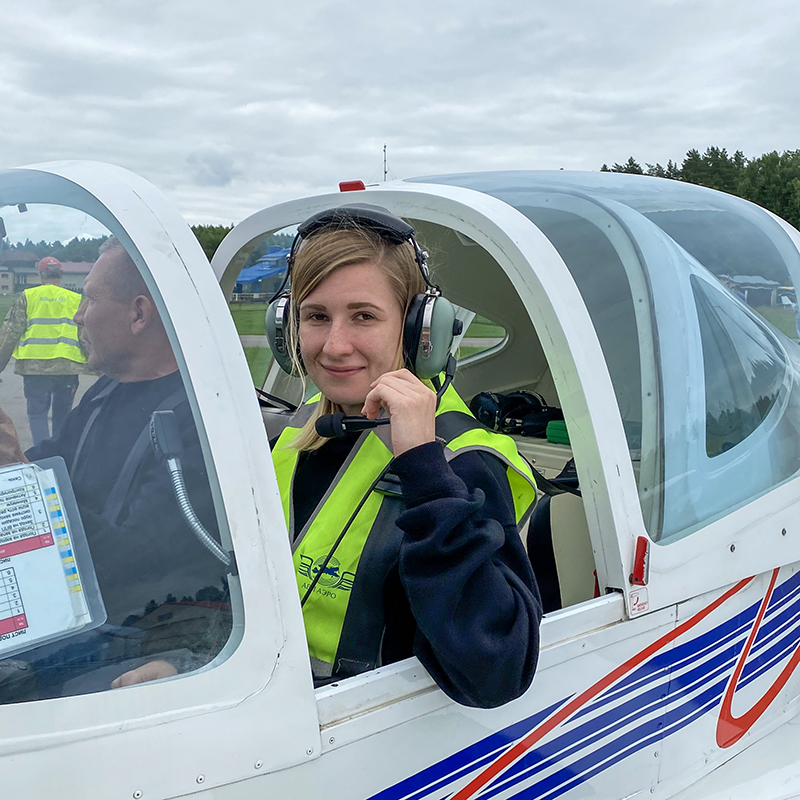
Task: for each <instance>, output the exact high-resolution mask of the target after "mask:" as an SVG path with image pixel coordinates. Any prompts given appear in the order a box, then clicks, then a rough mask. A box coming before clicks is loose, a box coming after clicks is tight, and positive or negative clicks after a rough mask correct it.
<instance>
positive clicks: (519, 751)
mask: <svg viewBox="0 0 800 800" xmlns="http://www.w3.org/2000/svg"><path fill="white" fill-rule="evenodd" d="M753 577H755V576H753ZM753 577H750V578H745V579H744V580H741V581H739V583H737V584H736V585H735V586H733V587H732V588H730V589H728V591H727V592H725V593H724V594H722V595H720V596H719V597H718V598H717V599H716V600H714V602H713V603H711V604H710V605H708V606H706V607H705V608H704V609H702V611H698V612H697V613H696V614H695V615H694V616H693V617H689V619H687V620H686V622H683V623H681V624H680V625H678V626H677V627H676V628H675V629H674V630H671V631H670V632H669V633H667V634H665V635H664V636H662V637H661V638H660V639H656V641H655V642H653V643H652V644H651V645H648V646H647V647H646V648H645V649H644V650H642V651H641V652H639V653H637V654H636V655H635V656H633V658H631V659H629V660H628V661H626V662H625V663H624V664H620V666H618V667H617V668H616V669H615V670H612V671H611V672H609V673H608V675H606V676H605V677H603V678H601V679H600V680H599V681H598V682H597V683H595V684H594V685H593V686H590V687H589V688H588V689H586V691H584V692H582V693H581V694H579V695H578V696H577V697H575V698H573V699H572V700H570V702H569V703H567V704H566V705H565V706H562V708H560V709H559V710H558V711H556V713H555V714H553V716H552V717H550V718H549V719H547V720H545V721H544V722H543V723H541V725H539V727H537V728H534V729H533V730H532V731H531V732H530V733H529V734H527V736H525V737H524V738H522V739H520V740H519V741H518V742H517V743H516V744H515V745H513V746H512V747H510V748H509V749H508V750H506V751H505V753H503V755H501V756H500V757H499V758H498V759H497V760H496V761H494V762H492V763H491V764H490V765H489V766H488V767H487V768H486V769H485V770H484V771H483V772H481V773H480V774H479V775H476V776H475V777H474V778H473V779H472V780H471V781H470V782H469V783H468V784H467V785H466V786H465V787H464V788H463V789H461V790H459V791H458V792H456V793H455V794H454V795H453V796H452V797H451V798H450V800H469V799H470V798H472V797H474V796H475V794H476V793H477V792H479V791H480V790H481V789H483V787H484V786H486V785H487V784H488V783H489V782H490V781H492V780H494V778H496V777H497V776H498V775H499V774H500V773H501V772H503V771H504V770H506V769H508V768H509V767H510V766H511V765H512V764H513V763H514V762H515V761H517V760H518V759H520V758H522V756H524V755H525V754H526V753H527V752H528V751H529V750H530V749H531V748H532V747H533V746H534V745H535V744H536V743H537V742H538V741H540V740H541V739H542V738H544V737H545V736H546V735H547V734H548V733H550V731H552V730H553V729H554V728H556V727H558V726H559V725H560V724H561V723H562V722H565V721H566V720H567V719H569V717H571V716H572V715H573V714H574V713H575V712H576V711H578V709H580V708H581V707H582V706H583V705H585V704H586V703H588V702H589V700H591V699H593V698H594V697H596V696H597V695H598V694H600V692H602V691H603V690H604V689H607V688H608V687H609V686H611V684H613V683H614V682H615V681H617V680H619V679H620V678H622V677H623V676H624V675H626V674H627V673H628V672H630V671H631V670H632V669H634V668H635V667H638V666H639V664H641V663H643V662H644V661H647V659H648V658H650V656H652V655H655V654H656V653H657V652H658V651H659V650H661V648H662V647H664V646H665V645H667V644H669V643H670V642H671V641H673V640H674V639H677V638H678V637H679V636H681V635H682V634H683V633H685V632H686V631H688V630H689V629H690V628H693V627H694V626H695V625H697V624H698V623H699V622H702V621H703V620H704V619H705V618H706V617H707V616H708V615H709V614H711V613H712V612H713V611H716V609H718V608H719V607H720V606H721V605H722V604H723V603H724V602H725V601H726V600H729V599H730V598H731V597H733V595H735V594H736V593H737V592H740V591H741V590H742V589H744V587H745V586H747V584H748V583H750V581H752V580H753Z"/></svg>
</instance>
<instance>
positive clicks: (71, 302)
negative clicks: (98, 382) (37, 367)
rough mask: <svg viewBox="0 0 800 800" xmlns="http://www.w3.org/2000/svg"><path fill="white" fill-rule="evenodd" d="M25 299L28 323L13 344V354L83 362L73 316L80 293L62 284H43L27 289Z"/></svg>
mask: <svg viewBox="0 0 800 800" xmlns="http://www.w3.org/2000/svg"><path fill="white" fill-rule="evenodd" d="M25 302H26V304H27V307H28V327H27V328H26V329H25V333H23V334H22V336H21V337H20V339H19V344H18V345H17V346H16V347H15V348H14V353H13V356H14V358H16V359H26V358H33V359H37V360H40V361H41V360H48V359H51V358H67V359H69V360H70V361H76V362H77V363H79V364H85V363H86V356H84V354H83V353H82V352H81V348H80V345H79V344H78V326H77V325H76V324H75V323H74V322H73V320H72V318H73V317H74V316H75V312H76V311H77V310H78V306H79V305H80V303H81V296H80V295H79V294H77V292H71V291H70V290H69V289H64V288H63V287H61V286H56V285H54V284H44V285H42V286H34V287H32V288H30V289H26V290H25Z"/></svg>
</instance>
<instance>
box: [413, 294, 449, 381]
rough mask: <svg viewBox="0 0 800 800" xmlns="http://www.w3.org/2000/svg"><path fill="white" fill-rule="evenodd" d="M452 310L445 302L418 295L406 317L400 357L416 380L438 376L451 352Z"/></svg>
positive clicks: (440, 298)
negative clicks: (401, 356) (403, 359)
mask: <svg viewBox="0 0 800 800" xmlns="http://www.w3.org/2000/svg"><path fill="white" fill-rule="evenodd" d="M455 321H456V309H455V306H454V305H453V304H452V303H451V302H450V301H449V300H447V299H446V298H444V297H441V296H438V295H433V294H418V295H417V296H416V297H415V298H414V299H413V300H412V301H411V305H410V306H409V309H408V314H407V315H406V322H405V329H404V334H403V354H404V358H405V362H406V366H407V367H408V368H409V369H410V370H411V372H413V373H414V374H415V375H416V376H417V377H418V378H419V379H420V380H428V379H430V378H433V377H435V376H436V375H439V374H440V373H442V372H443V371H444V368H445V367H446V366H447V359H448V358H449V357H450V351H451V350H452V348H453V337H454V333H453V331H454V325H455Z"/></svg>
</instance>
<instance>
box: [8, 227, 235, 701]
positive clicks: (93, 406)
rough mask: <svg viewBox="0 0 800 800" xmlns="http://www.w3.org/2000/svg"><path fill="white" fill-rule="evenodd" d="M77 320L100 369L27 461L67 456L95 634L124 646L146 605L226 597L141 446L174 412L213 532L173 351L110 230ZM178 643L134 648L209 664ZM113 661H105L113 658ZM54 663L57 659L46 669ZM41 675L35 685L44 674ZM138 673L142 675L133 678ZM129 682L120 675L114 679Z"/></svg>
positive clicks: (168, 662)
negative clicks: (89, 571)
mask: <svg viewBox="0 0 800 800" xmlns="http://www.w3.org/2000/svg"><path fill="white" fill-rule="evenodd" d="M75 322H76V323H77V324H78V326H79V329H80V335H81V342H82V344H83V347H84V348H85V350H86V354H87V357H88V364H89V366H90V367H91V368H92V369H94V370H95V371H97V372H99V373H101V374H102V377H101V378H100V379H99V380H98V381H97V382H96V383H95V385H94V386H92V387H91V388H90V389H89V390H88V391H87V392H86V394H85V396H84V397H83V399H82V400H81V402H80V404H79V405H78V406H77V407H76V408H75V409H73V411H72V412H71V413H70V414H69V416H68V417H67V419H66V420H65V422H64V425H63V427H62V429H61V430H60V432H59V434H58V435H57V436H55V437H54V438H52V439H48V440H46V441H44V442H42V443H41V444H39V445H37V446H35V447H33V448H31V449H30V450H28V451H27V452H26V453H25V456H26V457H27V460H29V461H36V460H38V459H42V458H47V457H49V456H62V457H63V458H64V460H65V461H66V464H67V469H68V471H69V474H70V479H71V483H72V487H73V489H74V492H75V497H76V499H77V501H78V506H79V508H80V512H81V518H82V520H83V525H84V528H85V530H86V536H87V540H88V543H89V548H90V550H91V554H92V561H93V564H94V568H95V571H96V574H97V578H98V583H99V586H100V590H101V594H102V597H103V601H104V603H105V607H106V611H107V615H108V619H107V625H106V626H105V628H104V630H105V631H106V632H111V633H112V634H113V633H114V632H115V631H116V632H119V633H121V634H122V635H123V636H127V640H126V644H125V647H126V648H127V649H128V652H130V641H131V639H132V637H131V635H130V631H131V630H133V631H134V632H135V633H136V634H137V636H138V639H139V640H141V638H142V631H141V628H137V627H136V622H137V621H138V620H139V619H140V618H141V617H142V616H144V615H145V613H146V609H150V611H151V612H152V611H153V610H154V609H156V608H158V607H160V606H162V605H163V604H165V603H175V602H180V601H181V600H182V601H184V602H203V601H204V600H208V599H216V601H217V602H218V603H220V601H224V600H225V599H226V598H225V597H224V595H225V569H224V567H222V565H221V564H220V562H219V561H217V559H215V558H214V557H213V556H212V555H211V554H210V553H209V552H208V551H207V550H206V549H205V548H204V547H203V546H202V545H201V544H200V543H199V542H198V540H197V539H196V538H195V536H194V534H193V533H192V532H191V529H190V527H189V525H188V524H187V522H186V521H185V519H184V518H183V517H182V516H181V513H180V509H179V506H178V503H177V501H176V499H175V496H174V494H173V490H172V487H171V483H170V479H169V475H168V472H167V469H166V467H165V465H164V464H162V463H160V461H159V460H158V459H157V458H156V456H155V453H154V451H153V449H152V447H151V445H150V439H149V423H150V417H151V415H152V413H153V412H154V411H156V410H174V413H175V415H176V418H177V422H178V427H179V430H180V432H181V435H182V438H183V445H184V456H183V467H184V474H185V478H186V483H187V487H188V491H189V496H190V499H191V501H192V503H193V505H194V507H195V510H196V512H197V514H198V516H199V517H200V519H201V520H202V521H203V523H204V525H205V526H206V528H207V529H209V530H211V531H214V532H215V531H216V524H215V515H214V508H213V502H212V499H211V492H210V489H209V484H208V478H207V475H206V471H205V465H204V460H203V456H202V453H201V448H200V442H199V439H198V436H197V431H196V428H195V425H194V420H193V418H192V413H191V410H190V408H189V404H188V400H187V397H186V391H185V388H184V385H183V381H182V379H181V375H180V373H179V371H178V364H177V361H176V359H175V354H174V352H173V350H172V346H171V345H170V342H169V340H168V337H167V333H166V330H165V328H164V325H163V322H162V320H161V318H160V316H159V313H158V310H157V308H156V305H155V302H154V300H153V297H152V295H151V294H150V292H149V291H148V289H147V286H146V285H145V283H144V280H143V279H142V276H141V275H140V273H139V270H138V269H137V267H136V265H135V263H134V262H133V260H132V259H131V257H130V256H129V255H128V253H127V252H126V251H125V249H124V248H123V247H122V245H121V244H120V242H119V241H118V240H116V239H115V238H112V239H109V240H108V241H107V242H106V243H104V245H103V246H102V248H101V252H100V257H99V258H98V260H97V262H96V263H95V265H94V267H93V268H92V271H91V272H90V273H89V275H88V276H87V278H86V282H85V286H84V298H83V301H82V302H81V305H80V308H79V309H78V312H77V313H76V314H75ZM9 427H10V429H11V430H9ZM12 431H13V426H11V425H10V421H9V420H8V419H7V418H6V420H5V424H4V425H0V445H2V446H0V453H2V454H4V455H5V457H4V458H3V459H2V461H3V463H13V462H14V461H20V460H23V459H22V457H21V453H20V452H19V446H18V443H17V442H16V438H15V434H12ZM198 593H200V596H198ZM220 604H224V603H220ZM112 626H114V627H112ZM131 626H134V627H133V628H131ZM145 627H146V626H145ZM124 629H127V631H128V633H127V634H125V633H124ZM220 634H221V635H220ZM137 636H134V637H133V639H136V638H137ZM206 637H207V632H206ZM95 638H96V637H95ZM144 638H145V639H146V635H145V637H144ZM207 638H208V637H207ZM226 638H227V636H226V633H225V632H217V635H216V639H217V640H219V641H220V644H221V643H224V641H225V639H226ZM67 641H69V640H67ZM57 646H58V645H53V646H49V648H50V649H51V650H52V649H54V648H55V649H57ZM203 647H204V645H200V646H199V649H201V650H202V649H203ZM178 649H179V650H180V651H182V652H181V653H178V654H176V653H173V654H172V655H165V654H164V653H162V652H161V651H160V650H159V649H158V648H157V647H156V646H155V645H154V644H153V643H152V642H151V643H149V644H146V645H144V644H143V645H142V647H141V648H140V650H143V652H141V655H142V656H149V658H148V659H146V660H147V661H148V662H153V661H154V660H155V659H159V658H163V659H165V660H164V661H163V662H162V663H161V664H160V671H159V673H158V675H153V677H163V676H164V674H170V672H171V673H172V674H174V673H175V672H178V671H183V670H184V669H190V668H192V666H193V665H194V664H193V662H194V661H197V660H198V659H200V660H208V654H207V653H199V654H198V652H197V651H198V647H194V648H192V647H191V646H189V647H188V649H187V648H186V647H181V648H178ZM108 650H109V647H108V646H106V650H105V651H106V652H107V651H108ZM111 650H114V648H113V647H112V648H111ZM117 650H118V651H119V650H120V648H117ZM145 651H146V652H145ZM92 657H94V656H92ZM181 659H183V661H182V660H181ZM50 660H52V658H51V659H50ZM116 660H117V661H119V660H120V659H119V658H117V659H116ZM110 661H111V664H113V663H114V661H115V658H114V657H113V656H112V658H111V659H110ZM111 664H109V670H107V677H108V678H109V679H108V680H107V681H106V682H105V685H104V686H97V687H95V688H98V689H99V688H107V687H108V685H109V684H110V683H111V680H115V685H120V679H119V673H120V672H124V671H125V670H123V669H117V670H116V673H117V674H114V672H115V670H114V669H111ZM127 666H128V667H129V668H130V667H132V666H136V664H135V663H129V664H128V665H127ZM59 669H60V667H59V665H57V664H55V665H54V670H55V671H58V670H59ZM62 671H63V670H62ZM146 677H148V676H147V675H146V674H145V675H144V678H146ZM39 678H40V680H39V683H40V690H41V688H42V687H41V684H42V679H41V678H42V675H41V673H40V675H39ZM142 679H143V676H142V673H141V671H139V672H137V674H136V676H135V677H134V678H133V679H132V680H134V681H138V680H142ZM54 680H55V676H54ZM126 680H127V679H126V678H124V677H123V678H122V679H121V683H122V684H125V683H126ZM69 691H70V690H69V688H68V689H67V690H66V691H65V692H64V693H68V692H69ZM76 691H79V690H78V689H76ZM45 696H46V690H45Z"/></svg>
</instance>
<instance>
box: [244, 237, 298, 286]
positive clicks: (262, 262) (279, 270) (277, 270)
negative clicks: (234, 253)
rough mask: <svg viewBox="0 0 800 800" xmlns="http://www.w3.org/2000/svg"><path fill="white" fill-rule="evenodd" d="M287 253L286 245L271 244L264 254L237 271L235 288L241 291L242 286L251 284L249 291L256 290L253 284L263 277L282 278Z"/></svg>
mask: <svg viewBox="0 0 800 800" xmlns="http://www.w3.org/2000/svg"><path fill="white" fill-rule="evenodd" d="M288 255H289V248H288V247H277V246H275V245H273V246H272V247H270V248H269V250H268V251H267V252H266V254H265V255H263V256H261V258H259V259H258V261H256V263H255V264H252V265H251V266H249V267H246V268H245V269H243V270H242V271H241V272H240V273H239V277H238V278H237V279H236V290H235V291H237V292H241V291H242V290H243V288H244V286H251V287H252V289H251V290H250V291H258V288H256V286H255V285H254V284H257V283H260V282H261V281H263V280H264V279H265V278H267V279H268V278H275V279H282V278H283V273H284V272H285V271H286V256H288Z"/></svg>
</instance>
